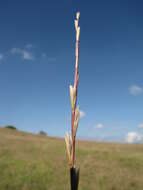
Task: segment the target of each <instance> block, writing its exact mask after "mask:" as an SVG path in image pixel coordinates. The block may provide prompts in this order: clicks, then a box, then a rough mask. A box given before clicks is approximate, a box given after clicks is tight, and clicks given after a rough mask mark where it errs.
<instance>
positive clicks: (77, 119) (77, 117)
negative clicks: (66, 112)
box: [74, 107, 80, 137]
mask: <svg viewBox="0 0 143 190" xmlns="http://www.w3.org/2000/svg"><path fill="white" fill-rule="evenodd" d="M79 119H80V110H79V107H76V110H75V119H74V137H75V136H76V132H77V128H78V124H79Z"/></svg>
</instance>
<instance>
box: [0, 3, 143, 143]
mask: <svg viewBox="0 0 143 190" xmlns="http://www.w3.org/2000/svg"><path fill="white" fill-rule="evenodd" d="M142 9H143V2H142V1H141V0H139V1H135V0H118V1H115V0H109V1H107V0H101V1H83V0H61V1H59V0H45V1H44V0H41V1H40V0H37V1H34V0H31V1H29V2H28V1H22V0H13V1H10V0H5V1H1V2H0V25H1V27H0V125H1V126H3V125H7V124H12V125H15V126H16V127H17V128H18V129H20V130H25V131H30V132H38V131H40V130H44V131H46V132H47V133H48V134H49V135H54V136H64V134H65V132H66V131H69V130H70V100H69V85H70V84H73V79H74V61H75V58H74V52H75V50H74V47H75V29H74V18H75V13H76V11H77V10H79V11H80V12H81V18H80V27H81V37H80V60H79V61H80V62H79V64H80V68H79V69H80V73H79V74H80V76H79V77H80V78H79V93H78V104H79V106H80V109H81V111H82V113H83V114H82V115H83V117H82V118H81V120H80V125H79V130H78V136H79V137H82V138H91V139H98V140H114V141H117V140H120V141H124V140H126V141H128V142H138V141H142V140H143V135H142V133H143V115H142V113H143V22H142V20H143V12H142Z"/></svg>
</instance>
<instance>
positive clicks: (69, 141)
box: [65, 12, 80, 190]
mask: <svg viewBox="0 0 143 190" xmlns="http://www.w3.org/2000/svg"><path fill="white" fill-rule="evenodd" d="M79 17H80V13H79V12H77V13H76V19H75V31H76V43H75V78H74V86H72V85H70V87H69V89H70V101H71V135H70V134H68V133H67V134H66V136H65V142H66V149H67V155H68V159H69V165H70V182H71V190H77V189H78V182H79V168H76V167H75V142H76V133H77V128H78V124H79V118H80V110H79V107H78V106H77V92H78V79H79V37H80V27H79Z"/></svg>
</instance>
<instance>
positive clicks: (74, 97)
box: [69, 85, 76, 110]
mask: <svg viewBox="0 0 143 190" xmlns="http://www.w3.org/2000/svg"><path fill="white" fill-rule="evenodd" d="M69 89H70V101H71V108H72V110H73V109H74V106H75V101H76V94H75V87H73V86H72V85H70V86H69Z"/></svg>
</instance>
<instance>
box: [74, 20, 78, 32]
mask: <svg viewBox="0 0 143 190" xmlns="http://www.w3.org/2000/svg"><path fill="white" fill-rule="evenodd" d="M74 24H75V30H76V31H77V28H78V21H77V20H75V21H74Z"/></svg>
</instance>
